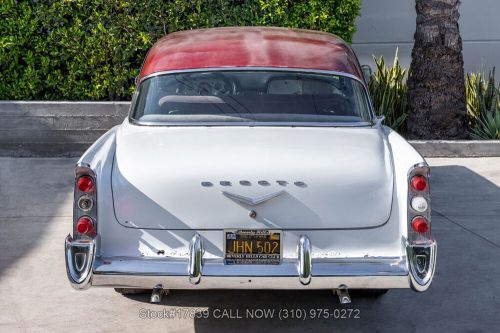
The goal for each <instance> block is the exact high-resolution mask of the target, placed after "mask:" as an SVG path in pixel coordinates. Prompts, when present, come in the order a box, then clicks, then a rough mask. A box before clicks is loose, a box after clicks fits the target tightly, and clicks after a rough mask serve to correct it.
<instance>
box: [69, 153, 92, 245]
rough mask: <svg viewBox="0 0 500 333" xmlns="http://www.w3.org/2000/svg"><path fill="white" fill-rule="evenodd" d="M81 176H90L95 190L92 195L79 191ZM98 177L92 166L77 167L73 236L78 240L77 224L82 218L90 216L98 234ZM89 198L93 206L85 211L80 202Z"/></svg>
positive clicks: (85, 164) (74, 191) (74, 187)
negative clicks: (78, 184) (78, 183)
mask: <svg viewBox="0 0 500 333" xmlns="http://www.w3.org/2000/svg"><path fill="white" fill-rule="evenodd" d="M81 176H90V177H91V178H92V181H93V182H94V190H93V191H92V192H91V193H85V192H82V191H80V190H79V189H78V186H77V181H78V178H79V177H81ZM97 185H98V184H97V177H96V173H95V171H94V170H93V169H92V168H91V167H90V164H88V163H84V162H78V163H77V164H76V166H75V179H74V183H73V236H74V237H75V238H78V237H79V236H80V235H79V234H78V232H77V230H76V222H77V221H78V219H79V218H80V217H82V216H89V217H90V218H91V219H92V222H93V223H94V229H95V231H96V232H97V228H98V221H97ZM84 196H85V197H88V198H89V199H90V200H91V201H92V206H91V207H90V208H89V209H87V210H83V209H81V208H80V207H79V205H78V201H79V200H80V198H82V197H84Z"/></svg>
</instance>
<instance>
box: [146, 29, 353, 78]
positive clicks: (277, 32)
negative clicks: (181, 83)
mask: <svg viewBox="0 0 500 333" xmlns="http://www.w3.org/2000/svg"><path fill="white" fill-rule="evenodd" d="M209 67H281V68H304V69H318V70H331V71H338V72H344V73H348V74H351V75H354V76H356V77H358V78H360V79H361V80H363V79H362V77H363V74H362V71H361V69H360V67H359V63H358V60H357V59H356V56H355V55H354V52H353V51H352V50H351V48H350V47H349V46H348V45H347V44H346V43H345V42H344V41H343V40H342V39H341V38H339V37H337V36H335V35H332V34H329V33H325V32H319V31H311V30H300V29H287V28H271V27H265V28H264V27H238V28H212V29H199V30H187V31H180V32H175V33H172V34H169V35H166V36H165V37H163V38H161V39H160V40H159V41H158V42H156V44H155V45H153V47H152V48H151V49H150V50H149V52H148V54H147V56H146V60H145V61H144V65H143V67H142V70H141V73H140V75H139V78H140V79H142V78H143V77H145V76H147V75H150V74H152V73H155V72H161V71H168V70H180V69H194V68H209Z"/></svg>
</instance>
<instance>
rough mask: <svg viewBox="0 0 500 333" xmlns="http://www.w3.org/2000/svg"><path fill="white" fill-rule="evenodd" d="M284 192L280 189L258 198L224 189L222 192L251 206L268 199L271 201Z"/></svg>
mask: <svg viewBox="0 0 500 333" xmlns="http://www.w3.org/2000/svg"><path fill="white" fill-rule="evenodd" d="M283 193H285V191H278V192H274V193H269V194H266V195H263V196H260V197H257V198H250V197H246V196H243V195H239V194H234V193H231V192H227V191H222V194H223V195H224V196H226V197H228V198H229V199H231V200H235V201H238V202H241V203H243V204H245V205H249V206H256V205H258V204H261V203H263V202H266V201H269V200H271V199H273V198H276V197H278V196H280V195H282V194H283Z"/></svg>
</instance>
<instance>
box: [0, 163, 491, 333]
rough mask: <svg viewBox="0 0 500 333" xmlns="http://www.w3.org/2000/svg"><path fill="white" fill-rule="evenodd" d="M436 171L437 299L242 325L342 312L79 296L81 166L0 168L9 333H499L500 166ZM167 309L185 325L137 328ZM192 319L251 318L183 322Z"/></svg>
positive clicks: (104, 293) (237, 296) (248, 301)
mask: <svg viewBox="0 0 500 333" xmlns="http://www.w3.org/2000/svg"><path fill="white" fill-rule="evenodd" d="M428 161H429V163H430V164H431V165H432V167H433V168H432V192H433V193H432V194H433V202H432V204H433V220H432V222H433V232H434V236H435V237H436V239H437V240H438V244H439V246H438V266H437V271H436V275H435V278H434V282H433V285H432V287H431V288H430V290H429V291H428V292H427V293H424V294H416V293H414V292H412V291H410V290H393V291H390V292H389V293H388V294H386V295H385V296H383V297H381V298H378V299H376V298H375V299H374V298H368V297H361V296H357V295H352V296H353V303H352V304H351V305H350V306H348V307H346V308H353V309H359V311H360V319H307V320H298V319H287V320H280V319H279V318H277V316H276V315H275V316H274V318H273V319H249V318H245V317H246V316H245V311H246V309H257V308H263V309H277V310H279V309H281V308H289V309H306V310H310V309H325V308H328V309H334V308H339V307H340V306H339V304H338V300H337V298H336V297H334V296H333V295H332V293H331V292H330V291H314V292H310V291H305V292H303V291H301V292H298V291H279V292H270V291H262V292H256V291H252V292H246V291H196V292H191V291H174V292H172V294H171V295H169V296H168V297H165V298H164V299H163V303H162V304H160V305H152V304H150V303H149V302H148V299H149V295H137V296H133V297H132V296H131V297H125V296H122V295H120V294H117V293H116V292H114V291H113V290H112V289H96V288H94V289H92V288H91V289H90V290H88V291H86V292H78V291H75V290H73V289H72V288H71V287H70V286H69V284H68V282H67V280H66V273H65V268H64V256H63V240H64V237H65V236H66V235H67V234H68V233H69V232H70V230H71V214H72V207H71V206H72V181H73V180H72V177H73V166H74V164H75V162H76V160H75V159H67V158H40V159H28V158H26V159H23V158H18V159H14V158H0V331H1V332H32V331H50V332H63V331H64V332H67V331H72V332H80V331H81V332H95V331H140V332H146V331H158V332H170V331H172V332H176V331H199V332H203V331H222V330H224V331H238V332H240V331H257V330H259V331H269V330H271V329H272V331H273V332H278V331H297V332H303V331H309V330H311V331H312V330H314V331H315V332H320V331H329V332H331V331H335V330H342V331H345V330H349V331H369V332H373V331H384V332H386V331H395V332H403V331H405V332H415V331H418V332H420V331H424V332H426V331H429V332H431V331H441V332H448V331H459V332H463V331H469V332H471V331H474V332H480V331H485V332H488V331H494V330H495V329H498V327H499V326H500V312H499V311H500V158H478V159H429V160H428ZM141 309H142V310H141ZM163 309H165V310H166V311H169V310H176V311H178V312H177V314H181V315H180V317H181V318H179V315H174V316H175V318H173V319H141V318H140V313H145V311H147V310H152V311H162V310H163ZM193 309H208V310H209V311H211V312H210V313H211V314H212V315H214V314H219V315H220V314H222V312H221V311H220V310H228V311H229V310H231V312H228V313H227V314H228V315H230V316H232V317H238V316H239V317H244V318H225V319H216V318H214V317H213V316H212V317H211V318H210V319H203V318H194V319H192V318H189V316H187V318H182V317H183V316H184V314H188V313H190V311H191V310H193ZM215 310H219V312H215ZM237 310H238V312H237ZM141 311H142V312H141ZM174 313H175V312H174Z"/></svg>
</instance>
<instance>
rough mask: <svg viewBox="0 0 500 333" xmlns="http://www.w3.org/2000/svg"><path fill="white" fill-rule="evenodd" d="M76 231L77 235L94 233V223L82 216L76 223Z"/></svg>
mask: <svg viewBox="0 0 500 333" xmlns="http://www.w3.org/2000/svg"><path fill="white" fill-rule="evenodd" d="M76 231H78V233H79V234H90V233H92V232H93V231H94V223H93V222H92V220H91V219H90V218H89V217H86V216H82V217H80V218H79V219H78V222H77V223H76Z"/></svg>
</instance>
